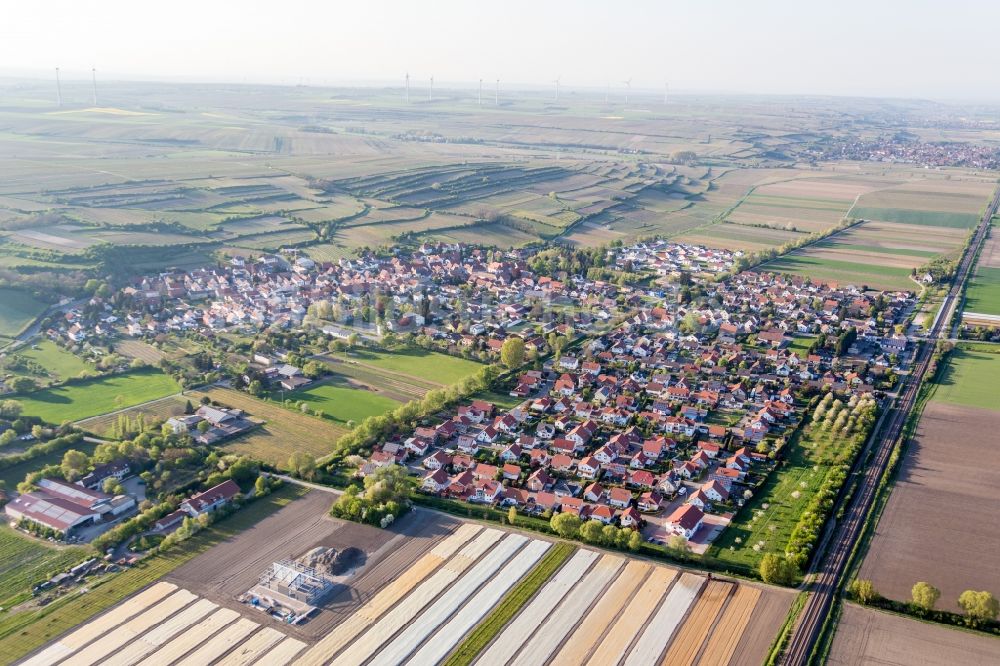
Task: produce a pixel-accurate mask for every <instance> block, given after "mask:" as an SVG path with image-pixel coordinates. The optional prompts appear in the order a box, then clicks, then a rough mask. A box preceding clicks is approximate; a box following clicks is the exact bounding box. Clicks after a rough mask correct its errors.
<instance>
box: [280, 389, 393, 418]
mask: <svg viewBox="0 0 1000 666" xmlns="http://www.w3.org/2000/svg"><path fill="white" fill-rule="evenodd" d="M286 397H287V398H289V399H291V400H295V401H299V400H302V401H304V402H307V403H309V408H310V409H318V410H321V411H322V412H323V413H324V415H326V416H329V417H331V418H333V419H334V420H335V421H340V422H341V423H346V422H347V421H355V422H359V421H361V419H364V418H367V417H369V416H378V415H380V414H385V413H386V412H388V411H391V410H393V409H395V408H396V407H398V406H399V405H400V403H399V402H397V401H395V400H393V399H391V398H387V397H385V396H383V395H379V394H378V393H375V392H374V391H369V390H366V389H363V388H353V387H351V386H345V385H337V384H334V383H331V382H324V383H320V384H316V385H315V386H311V387H309V388H308V389H306V390H304V391H296V392H295V393H290V394H288V396H286Z"/></svg>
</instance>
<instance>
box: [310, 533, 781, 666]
mask: <svg viewBox="0 0 1000 666" xmlns="http://www.w3.org/2000/svg"><path fill="white" fill-rule="evenodd" d="M743 590H749V592H747V593H744V592H742V591H743ZM737 592H739V594H736V593H737ZM792 596H793V595H792V594H791V593H788V592H784V591H778V590H771V589H766V590H765V589H761V588H757V587H753V586H747V585H744V584H742V583H735V582H731V581H718V580H715V581H710V580H707V578H706V577H705V576H704V575H702V574H698V573H693V572H680V571H678V570H676V569H673V568H669V567H664V566H657V565H655V564H651V563H646V562H640V561H631V562H629V561H628V559H627V558H626V557H623V556H620V555H612V554H601V553H599V552H596V551H593V550H590V549H587V548H580V547H577V546H576V545H574V544H567V543H558V544H552V543H550V542H548V541H543V540H540V539H534V538H529V537H527V536H525V535H521V534H508V533H506V532H502V531H500V530H497V529H494V528H483V527H480V526H477V525H472V524H465V525H463V526H462V527H460V528H459V529H458V530H456V531H455V532H454V533H452V535H451V536H449V537H447V538H445V539H444V540H443V541H441V542H439V543H438V544H437V546H435V548H434V549H433V550H431V551H430V552H428V553H427V554H426V555H424V556H423V557H422V558H420V559H419V560H417V561H416V562H415V563H414V564H413V565H412V566H411V567H410V568H409V569H408V570H406V571H404V572H403V573H402V574H401V575H400V576H399V577H397V578H396V579H395V580H394V581H393V582H391V583H389V584H387V585H386V586H385V588H384V589H383V590H381V591H379V592H377V593H376V594H375V595H374V596H373V597H372V598H371V600H370V601H368V602H367V603H365V604H364V605H362V606H361V607H360V608H358V609H357V610H356V611H355V612H354V614H353V615H351V616H350V617H349V618H347V619H346V620H344V621H343V622H342V623H340V624H339V625H337V626H336V627H334V628H333V629H332V630H331V631H329V632H327V633H326V634H325V635H323V636H322V638H320V639H319V641H318V642H317V643H316V644H315V645H313V646H312V647H311V648H308V649H307V650H306V651H305V652H304V653H303V654H302V655H301V656H300V657H299V659H298V660H297V662H296V663H297V664H302V666H320V665H322V664H333V665H335V666H362V665H363V664H371V665H390V664H391V665H396V664H404V663H405V664H446V665H447V666H466V665H469V664H476V665H477V666H493V665H494V664H512V665H513V664H516V665H519V666H542V665H543V664H574V665H576V664H586V663H589V664H606V663H618V662H619V661H624V663H626V664H636V665H640V664H652V663H660V661H661V660H663V659H664V658H665V657H666V659H667V662H666V663H673V662H672V661H671V660H673V659H674V658H675V656H676V659H677V663H689V664H694V663H704V664H708V663H712V664H713V665H714V664H716V663H719V664H726V663H728V658H727V659H724V660H722V661H718V662H706V661H704V660H701V661H699V660H698V659H697V657H698V656H699V655H700V652H701V650H702V648H703V647H704V646H705V645H707V643H708V641H709V640H710V639H711V638H712V630H713V627H716V626H717V619H722V618H727V617H734V618H735V620H734V621H733V622H731V623H730V629H729V631H731V632H732V635H731V636H729V638H730V643H732V645H736V644H737V643H739V642H740V641H741V640H742V639H743V635H742V634H743V629H744V627H745V626H746V623H745V622H743V621H744V620H747V621H748V620H749V618H751V617H754V618H756V619H758V621H759V622H762V623H763V625H761V624H757V630H758V632H761V631H762V632H763V637H758V638H755V639H754V641H751V642H749V643H748V645H750V652H752V654H750V653H748V652H747V651H746V650H744V651H741V652H740V653H739V654H737V655H735V656H736V657H738V658H739V661H740V663H754V662H758V663H759V662H760V661H762V660H763V659H764V657H765V656H766V655H765V654H764V652H765V651H766V648H767V645H764V644H763V643H764V640H765V639H766V640H767V642H768V643H769V641H770V640H771V639H773V637H774V634H776V633H777V631H778V628H779V625H780V624H781V622H782V620H783V619H784V614H783V613H782V612H781V610H780V609H784V611H786V612H787V609H788V607H789V606H790V605H791V599H792ZM764 598H766V599H767V600H768V601H769V603H770V604H771V607H768V608H765V607H764V606H762V609H763V611H762V612H764V611H766V612H764V615H762V616H760V617H757V616H758V615H759V614H756V613H755V612H754V608H755V605H756V602H757V600H758V599H764ZM734 599H738V600H739V602H738V604H739V605H738V606H734V610H733V611H731V612H729V613H728V615H727V609H728V607H729V604H730V602H731V601H732V600H734ZM748 599H749V600H750V601H749V603H748V602H747V600H748ZM748 609H749V610H748ZM741 622H743V624H741ZM761 626H763V627H765V629H763V630H761ZM768 632H770V634H768ZM719 641H720V639H718V638H716V642H717V643H718V642H719ZM714 649H715V650H717V651H719V650H721V651H722V652H720V654H721V653H724V652H725V651H726V649H727V648H726V646H725V645H722V646H720V647H719V648H714ZM730 656H733V655H732V654H730ZM734 663H735V661H734Z"/></svg>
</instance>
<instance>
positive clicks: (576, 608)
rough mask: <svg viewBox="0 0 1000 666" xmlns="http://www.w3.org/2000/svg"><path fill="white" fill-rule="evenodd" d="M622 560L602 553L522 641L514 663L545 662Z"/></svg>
mask: <svg viewBox="0 0 1000 666" xmlns="http://www.w3.org/2000/svg"><path fill="white" fill-rule="evenodd" d="M624 562H625V560H624V559H622V558H620V557H615V556H614V555H605V556H604V557H602V558H601V559H600V560H599V561H598V562H597V564H595V565H594V568H593V569H591V571H590V573H589V574H587V576H586V578H584V579H583V580H581V581H580V583H579V584H577V586H576V587H574V588H573V591H572V592H570V594H569V595H567V597H566V599H565V600H564V601H563V603H562V604H561V605H560V606H559V609H558V611H557V612H555V613H552V614H551V615H550V616H549V617H548V619H547V620H546V621H545V623H544V624H542V625H541V626H540V627H539V628H538V631H536V632H535V635H534V636H533V637H532V638H531V640H530V641H528V643H527V644H525V646H524V647H523V648H522V649H521V652H520V654H518V655H517V658H516V659H514V661H513V664H514V666H541V664H544V663H546V662H547V661H548V659H549V657H550V656H552V653H553V652H555V651H556V649H557V648H558V647H559V645H560V643H562V641H563V639H564V638H565V637H566V635H567V634H569V632H570V631H572V630H573V627H575V626H576V625H577V624H578V623H579V622H580V618H582V617H583V614H584V613H586V612H587V609H588V608H590V606H591V604H593V603H594V599H596V598H597V595H599V594H600V593H601V592H602V591H604V588H605V587H607V585H608V583H609V582H610V581H611V580H612V578H614V576H615V574H617V573H618V570H619V569H621V568H622V564H624Z"/></svg>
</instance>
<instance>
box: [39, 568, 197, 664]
mask: <svg viewBox="0 0 1000 666" xmlns="http://www.w3.org/2000/svg"><path fill="white" fill-rule="evenodd" d="M176 589H177V586H176V585H173V584H172V583H162V582H161V583H157V584H155V585H153V586H151V587H149V588H147V589H146V590H144V591H142V592H140V593H139V594H137V595H136V596H134V597H132V598H131V599H129V600H128V601H126V602H125V603H123V604H121V605H119V606H116V607H115V608H112V609H111V610H110V611H108V612H107V613H105V614H104V615H102V616H101V617H99V618H97V619H95V620H92V621H90V622H88V623H87V624H85V625H83V626H82V627H80V628H79V629H77V630H76V631H74V632H73V633H71V634H69V635H68V636H65V637H63V638H61V639H60V640H59V641H58V642H56V643H53V644H52V645H50V646H49V647H47V648H45V649H44V650H42V651H41V652H39V653H38V654H37V655H35V656H34V657H32V658H31V659H28V660H27V661H25V662H24V666H43V665H44V664H54V663H55V662H57V661H59V660H61V659H64V658H66V657H67V656H69V655H71V654H73V653H74V652H76V651H77V650H79V649H80V648H81V647H83V646H84V645H86V644H87V643H89V642H90V641H92V640H94V639H95V638H97V637H98V636H100V635H102V634H104V633H105V632H106V631H108V630H109V629H113V628H114V627H117V626H118V625H119V624H121V623H122V622H125V621H126V620H128V619H129V618H131V617H132V616H134V615H136V614H137V613H139V612H140V611H143V610H146V609H147V608H149V607H150V606H152V605H153V604H154V603H156V602H158V601H159V600H161V599H163V598H164V597H166V596H167V595H168V594H170V593H171V592H173V591H174V590H176Z"/></svg>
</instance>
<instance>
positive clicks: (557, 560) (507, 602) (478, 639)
mask: <svg viewBox="0 0 1000 666" xmlns="http://www.w3.org/2000/svg"><path fill="white" fill-rule="evenodd" d="M575 550H576V548H575V547H574V546H573V545H572V544H569V543H557V544H556V545H555V546H553V547H552V550H550V551H549V552H548V553H546V555H545V557H543V558H542V561H541V562H539V563H538V564H537V565H536V566H535V568H534V569H532V571H531V573H529V574H528V575H527V576H525V577H524V579H523V580H521V582H520V583H518V584H517V585H515V586H514V588H513V589H511V591H510V592H508V593H507V595H506V596H505V597H504V598H503V600H502V601H501V602H500V604H499V605H498V606H497V607H496V608H494V609H493V611H492V612H491V613H490V614H489V615H487V616H486V618H485V619H483V621H482V622H480V623H479V624H478V625H477V626H476V628H475V629H473V630H472V632H471V633H470V634H469V635H467V636H466V637H465V640H463V641H462V642H461V643H460V644H459V646H458V647H457V648H455V650H454V651H453V652H452V653H451V656H450V657H448V660H447V661H445V662H444V666H467V665H468V664H471V663H472V661H473V660H474V659H475V658H476V656H477V655H478V654H479V653H480V652H482V651H483V649H484V648H485V647H486V646H487V645H489V644H490V643H491V642H492V641H493V639H494V638H496V637H497V636H498V635H499V634H500V631H501V630H502V629H503V628H504V627H505V626H507V623H508V622H510V621H511V620H512V619H513V618H514V616H515V615H517V614H518V612H519V611H520V610H521V608H523V607H524V605H525V604H526V603H528V601H529V600H530V599H531V598H532V597H533V596H535V593H536V592H538V590H540V589H541V588H542V586H543V585H545V583H546V582H548V580H549V579H550V578H551V577H552V575H553V574H554V573H555V572H556V570H558V569H559V567H561V566H562V564H563V562H565V561H566V560H567V559H568V558H569V556H570V555H572V554H573V551H575Z"/></svg>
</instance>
